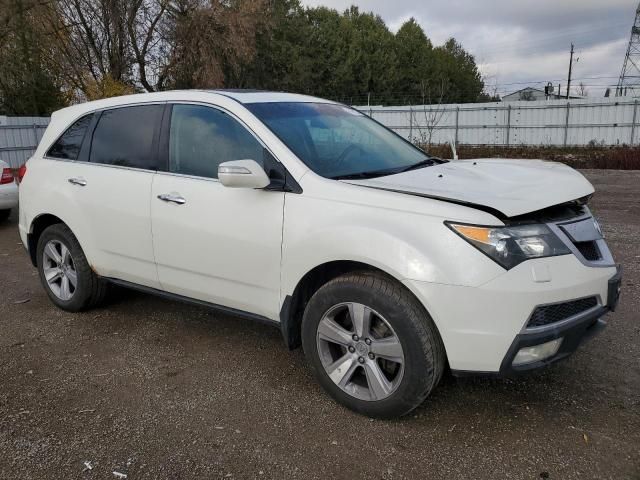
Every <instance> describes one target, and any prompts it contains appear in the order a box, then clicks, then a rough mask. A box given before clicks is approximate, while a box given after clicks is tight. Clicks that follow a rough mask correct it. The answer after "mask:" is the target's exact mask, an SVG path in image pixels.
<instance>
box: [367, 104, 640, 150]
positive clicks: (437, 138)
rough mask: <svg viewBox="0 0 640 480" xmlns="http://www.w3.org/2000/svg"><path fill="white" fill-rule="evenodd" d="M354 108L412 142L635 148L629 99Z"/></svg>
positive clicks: (634, 112)
mask: <svg viewBox="0 0 640 480" xmlns="http://www.w3.org/2000/svg"><path fill="white" fill-rule="evenodd" d="M356 108H358V109H359V110H361V111H362V112H364V113H367V114H368V115H370V116H371V117H372V118H374V119H376V120H377V121H379V122H380V123H382V124H384V125H386V126H387V127H389V128H391V129H393V130H395V131H396V132H398V133H399V134H401V135H402V136H404V137H405V138H407V139H409V140H411V141H414V142H424V143H435V144H438V143H450V142H453V141H455V142H456V144H467V145H504V146H509V145H511V146H516V145H540V146H544V145H550V146H551V145H553V146H565V145H570V146H585V145H588V144H589V143H598V144H601V145H638V144H639V143H640V132H639V131H638V130H640V128H639V127H640V125H638V123H639V122H640V117H639V112H638V109H639V107H638V100H635V99H633V98H624V97H623V98H617V99H616V98H612V99H605V98H603V99H598V100H597V101H596V100H593V99H585V100H582V99H581V100H548V101H537V102H501V103H467V104H459V105H414V106H401V107H366V106H365V107H356ZM429 140H430V142H429Z"/></svg>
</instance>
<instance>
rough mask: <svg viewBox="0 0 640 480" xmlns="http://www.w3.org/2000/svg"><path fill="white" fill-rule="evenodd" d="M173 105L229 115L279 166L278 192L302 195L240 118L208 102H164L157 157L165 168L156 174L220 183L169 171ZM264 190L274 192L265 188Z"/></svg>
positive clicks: (292, 180) (214, 179) (275, 158)
mask: <svg viewBox="0 0 640 480" xmlns="http://www.w3.org/2000/svg"><path fill="white" fill-rule="evenodd" d="M174 105H197V106H201V107H207V108H212V109H214V110H218V111H220V112H222V113H225V114H227V115H229V116H230V117H231V118H232V119H234V120H235V121H237V122H238V123H239V124H240V125H241V126H242V127H244V128H245V129H246V130H247V132H249V134H250V135H251V136H252V137H253V138H254V139H255V140H256V141H257V142H258V143H259V144H260V145H261V146H262V148H264V149H265V150H266V151H267V152H269V154H270V155H271V156H272V157H273V159H274V160H275V161H276V163H277V164H279V165H281V167H282V169H283V171H284V174H285V178H286V180H285V184H284V186H283V187H282V188H279V189H278V191H285V192H290V193H302V188H301V187H300V185H298V183H297V182H296V181H295V180H294V178H293V177H292V176H291V173H290V172H289V170H288V169H287V167H286V166H285V164H284V163H282V162H281V161H280V159H279V158H278V157H277V156H276V155H275V154H274V153H273V151H272V150H271V149H270V148H269V147H268V146H267V145H266V143H265V142H264V141H263V140H262V139H261V138H260V136H259V135H258V134H257V133H256V132H255V131H254V130H253V129H252V128H251V127H250V126H249V125H247V124H246V123H245V122H244V121H243V120H242V119H241V118H239V117H238V116H237V115H236V114H235V113H233V112H231V111H230V110H228V109H226V108H224V107H222V106H220V105H216V104H213V103H209V102H199V101H197V100H169V101H167V102H166V107H165V113H164V115H163V118H162V126H161V128H160V139H159V142H158V148H159V151H158V156H159V159H160V163H161V164H162V165H163V166H164V167H165V169H164V170H162V171H158V173H162V174H163V175H170V176H176V177H183V178H191V179H194V180H202V181H208V182H217V183H220V180H219V179H218V178H211V177H203V176H199V175H188V174H185V173H176V172H171V171H169V170H170V168H169V138H170V134H171V131H170V130H171V116H172V115H173V106H174ZM265 190H275V189H270V188H269V187H266V188H265Z"/></svg>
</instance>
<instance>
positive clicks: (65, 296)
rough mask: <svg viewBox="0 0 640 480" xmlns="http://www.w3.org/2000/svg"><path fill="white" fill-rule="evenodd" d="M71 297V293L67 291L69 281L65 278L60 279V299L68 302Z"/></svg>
mask: <svg viewBox="0 0 640 480" xmlns="http://www.w3.org/2000/svg"><path fill="white" fill-rule="evenodd" d="M70 297H71V291H70V290H69V279H68V278H67V277H66V276H63V277H62V282H60V298H62V299H63V300H68V299H69V298H70Z"/></svg>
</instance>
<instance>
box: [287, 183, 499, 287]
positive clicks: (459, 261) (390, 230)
mask: <svg viewBox="0 0 640 480" xmlns="http://www.w3.org/2000/svg"><path fill="white" fill-rule="evenodd" d="M444 220H445V219H443V218H440V217H437V216H431V215H425V214H419V213H415V212H403V211H398V210H396V209H393V210H392V209H384V208H379V207H378V208H374V207H370V206H366V205H362V204H351V203H344V202H338V201H333V200H327V199H319V198H310V197H305V196H304V195H296V196H291V197H289V198H288V199H287V201H286V204H285V224H284V234H283V252H282V253H283V256H282V287H283V288H282V297H283V298H284V297H286V295H290V294H291V293H292V292H293V290H294V289H295V287H296V285H297V284H298V282H299V281H300V279H302V278H303V276H304V275H305V274H306V273H307V272H309V271H310V270H312V269H313V268H315V267H316V266H318V265H322V264H324V263H327V262H331V261H338V260H347V261H356V262H361V263H364V264H367V265H371V266H373V267H376V268H378V269H380V270H382V271H384V272H386V273H388V274H389V275H391V276H393V277H394V278H396V279H398V280H399V281H403V280H405V279H410V280H417V281H422V282H431V283H440V284H448V285H465V286H476V285H480V284H482V283H485V282H487V281H489V280H491V279H493V278H495V277H497V276H499V275H501V274H503V273H504V269H502V268H501V267H500V266H498V265H497V264H496V263H495V262H493V261H491V260H490V259H488V258H487V257H486V256H484V255H482V254H480V253H479V252H478V251H477V250H476V249H475V248H473V247H472V246H470V245H468V244H467V243H466V242H464V241H463V240H461V239H460V238H459V237H458V236H457V235H455V234H454V233H453V232H451V231H450V230H449V229H448V228H447V227H446V226H445V225H444Z"/></svg>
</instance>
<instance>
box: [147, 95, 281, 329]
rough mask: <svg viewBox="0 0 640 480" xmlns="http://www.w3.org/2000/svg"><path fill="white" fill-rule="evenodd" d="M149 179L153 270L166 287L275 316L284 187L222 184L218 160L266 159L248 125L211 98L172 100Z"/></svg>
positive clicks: (190, 295) (272, 317) (278, 286)
mask: <svg viewBox="0 0 640 480" xmlns="http://www.w3.org/2000/svg"><path fill="white" fill-rule="evenodd" d="M166 115H169V116H168V117H166V118H165V122H163V123H164V126H163V135H162V141H161V145H164V147H161V148H164V153H165V155H166V158H167V164H168V170H169V171H168V172H158V174H157V175H156V177H155V179H154V182H153V192H152V203H151V218H152V227H153V244H154V252H155V258H156V263H157V266H158V276H159V279H160V283H161V285H162V288H163V289H164V290H166V291H168V292H171V293H175V294H178V295H182V296H186V297H189V298H194V299H198V300H202V301H206V302H209V303H213V304H217V305H222V306H226V307H231V308H234V309H238V310H242V311H245V312H251V313H254V314H258V315H261V316H264V317H267V318H271V319H277V318H278V312H279V290H280V258H281V244H282V221H283V207H284V193H283V192H282V191H268V190H256V189H249V188H227V187H225V186H223V185H222V184H221V183H220V182H219V181H218V179H217V173H218V165H219V164H220V163H222V162H226V161H230V160H246V159H251V160H255V161H257V162H258V163H260V164H262V165H264V161H265V158H268V159H272V158H273V157H271V156H270V155H271V154H270V153H269V152H268V150H267V149H266V148H265V147H264V146H263V145H262V144H261V143H260V141H258V140H257V138H256V137H255V136H254V135H253V133H252V132H250V131H249V130H248V129H247V127H246V126H245V125H244V124H242V123H241V122H240V121H239V120H238V119H236V118H235V117H234V116H232V115H231V114H230V113H229V112H227V111H224V110H222V109H218V108H214V107H211V106H205V105H197V104H175V105H173V106H172V107H171V108H170V110H169V111H168V112H167V114H165V116H166Z"/></svg>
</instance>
